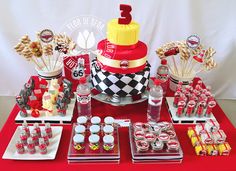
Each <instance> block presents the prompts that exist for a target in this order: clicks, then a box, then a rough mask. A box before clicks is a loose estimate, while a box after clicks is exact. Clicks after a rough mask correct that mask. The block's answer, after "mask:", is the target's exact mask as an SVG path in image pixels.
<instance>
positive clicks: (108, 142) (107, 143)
mask: <svg viewBox="0 0 236 171" xmlns="http://www.w3.org/2000/svg"><path fill="white" fill-rule="evenodd" d="M103 149H104V150H105V151H111V150H113V149H114V137H113V136H112V135H105V136H104V137H103Z"/></svg>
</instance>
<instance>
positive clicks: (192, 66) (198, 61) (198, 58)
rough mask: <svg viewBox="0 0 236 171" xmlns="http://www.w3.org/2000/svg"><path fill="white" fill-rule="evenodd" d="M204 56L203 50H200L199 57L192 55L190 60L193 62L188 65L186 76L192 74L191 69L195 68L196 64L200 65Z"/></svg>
mask: <svg viewBox="0 0 236 171" xmlns="http://www.w3.org/2000/svg"><path fill="white" fill-rule="evenodd" d="M204 55H205V50H202V51H201V53H200V54H199V55H194V56H193V58H192V59H193V60H192V61H193V62H192V65H190V69H189V70H188V74H191V73H192V70H193V68H194V67H195V65H196V64H197V63H200V64H202V63H203V60H204V59H203V58H204Z"/></svg>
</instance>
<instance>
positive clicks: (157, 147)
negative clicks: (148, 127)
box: [151, 141, 164, 151]
mask: <svg viewBox="0 0 236 171" xmlns="http://www.w3.org/2000/svg"><path fill="white" fill-rule="evenodd" d="M151 146H152V149H153V150H154V151H159V150H162V149H163V146H164V144H163V142H162V141H155V142H153V143H151Z"/></svg>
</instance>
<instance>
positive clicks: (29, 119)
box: [15, 95, 76, 124]
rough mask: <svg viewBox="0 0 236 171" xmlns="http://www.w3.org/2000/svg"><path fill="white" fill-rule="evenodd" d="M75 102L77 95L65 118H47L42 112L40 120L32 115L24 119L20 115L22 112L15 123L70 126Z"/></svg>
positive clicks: (72, 100) (53, 116)
mask: <svg viewBox="0 0 236 171" xmlns="http://www.w3.org/2000/svg"><path fill="white" fill-rule="evenodd" d="M75 101H76V95H75V96H74V98H71V102H70V104H69V105H68V108H67V110H66V115H65V116H59V115H57V114H56V115H52V116H46V112H45V111H40V112H39V113H40V116H39V117H38V118H35V117H32V116H31V115H30V114H29V115H28V116H27V117H22V116H21V115H20V111H19V112H18V114H17V116H16V118H15V122H16V123H23V122H24V121H25V122H27V123H35V122H38V123H46V122H49V123H56V124H70V123H71V120H72V117H73V113H74V107H75Z"/></svg>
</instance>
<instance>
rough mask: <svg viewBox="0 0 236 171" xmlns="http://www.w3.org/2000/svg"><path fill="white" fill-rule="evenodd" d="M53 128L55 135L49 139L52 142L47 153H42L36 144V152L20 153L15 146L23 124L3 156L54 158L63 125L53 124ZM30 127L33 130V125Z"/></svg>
mask: <svg viewBox="0 0 236 171" xmlns="http://www.w3.org/2000/svg"><path fill="white" fill-rule="evenodd" d="M40 128H41V130H42V129H43V128H44V126H40ZM51 128H52V134H53V137H52V138H50V139H49V142H50V144H49V146H48V147H47V154H40V152H39V148H38V146H36V153H35V154H29V153H28V152H27V151H25V153H24V154H18V153H17V152H16V147H15V144H16V141H17V140H18V139H19V138H20V132H21V126H18V127H17V128H16V131H15V133H14V135H13V136H12V138H11V141H10V143H9V144H8V146H7V148H6V150H5V153H4V154H3V156H2V158H3V159H12V160H54V159H55V157H56V154H57V150H58V146H59V143H60V139H61V134H62V129H63V127H62V126H52V127H51ZM29 129H30V131H31V130H32V129H33V126H29ZM25 149H26V147H25Z"/></svg>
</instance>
